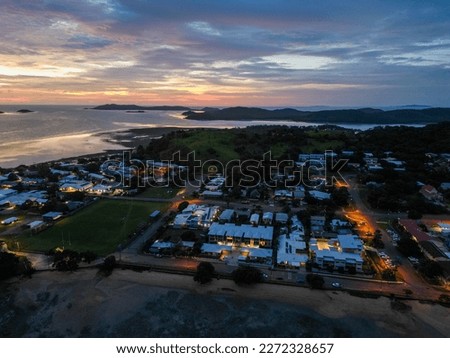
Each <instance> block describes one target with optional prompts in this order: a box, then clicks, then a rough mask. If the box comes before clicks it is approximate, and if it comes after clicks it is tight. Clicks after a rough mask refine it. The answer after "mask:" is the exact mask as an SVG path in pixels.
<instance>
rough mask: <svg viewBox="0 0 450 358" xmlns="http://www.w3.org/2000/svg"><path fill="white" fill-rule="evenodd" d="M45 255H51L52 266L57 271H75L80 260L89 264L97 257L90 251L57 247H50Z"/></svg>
mask: <svg viewBox="0 0 450 358" xmlns="http://www.w3.org/2000/svg"><path fill="white" fill-rule="evenodd" d="M47 255H48V256H51V257H53V264H52V266H53V267H55V268H56V269H57V270H58V271H75V270H77V269H78V266H79V263H80V262H81V261H83V262H86V263H88V264H90V263H91V262H92V261H94V260H95V259H96V258H97V254H96V253H94V252H92V251H84V252H77V251H74V250H70V249H62V248H59V247H56V248H54V249H51V250H50V251H49V252H48V253H47Z"/></svg>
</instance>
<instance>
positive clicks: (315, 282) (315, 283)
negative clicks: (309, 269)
mask: <svg viewBox="0 0 450 358" xmlns="http://www.w3.org/2000/svg"><path fill="white" fill-rule="evenodd" d="M306 282H307V283H308V285H309V287H311V288H313V289H321V288H323V285H324V284H325V280H324V279H323V277H322V276H320V275H318V274H315V273H309V274H307V275H306Z"/></svg>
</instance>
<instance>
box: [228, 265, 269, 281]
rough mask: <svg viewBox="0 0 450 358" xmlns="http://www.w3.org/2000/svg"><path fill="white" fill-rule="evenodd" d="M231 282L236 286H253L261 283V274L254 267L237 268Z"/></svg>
mask: <svg viewBox="0 0 450 358" xmlns="http://www.w3.org/2000/svg"><path fill="white" fill-rule="evenodd" d="M232 276H233V281H234V282H235V283H236V284H238V285H239V284H242V283H243V284H247V285H250V284H253V283H259V282H262V281H263V274H262V272H261V271H260V270H258V269H257V268H254V267H239V268H237V269H236V270H234V271H233V273H232Z"/></svg>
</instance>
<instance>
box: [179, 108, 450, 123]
mask: <svg viewBox="0 0 450 358" xmlns="http://www.w3.org/2000/svg"><path fill="white" fill-rule="evenodd" d="M183 115H184V116H185V117H186V119H191V120H209V121H214V120H230V121H238V120H242V121H252V120H265V121H279V120H289V121H297V122H311V123H316V122H317V123H324V122H326V123H370V124H411V123H436V122H443V121H448V120H450V108H426V109H396V110H388V111H383V110H381V109H374V108H361V109H339V110H322V111H317V112H312V111H300V110H297V109H292V108H283V109H275V110H269V109H264V108H254V107H229V108H224V109H217V108H204V109H203V110H202V111H186V112H184V113H183Z"/></svg>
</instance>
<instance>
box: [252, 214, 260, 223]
mask: <svg viewBox="0 0 450 358" xmlns="http://www.w3.org/2000/svg"><path fill="white" fill-rule="evenodd" d="M250 224H252V225H253V226H257V225H258V224H259V215H258V214H256V213H255V214H252V216H250Z"/></svg>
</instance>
